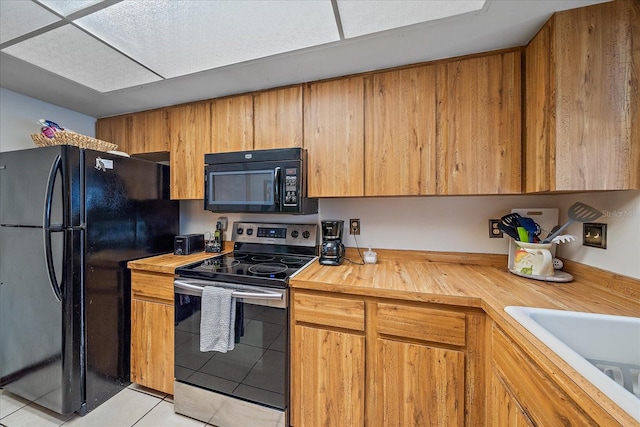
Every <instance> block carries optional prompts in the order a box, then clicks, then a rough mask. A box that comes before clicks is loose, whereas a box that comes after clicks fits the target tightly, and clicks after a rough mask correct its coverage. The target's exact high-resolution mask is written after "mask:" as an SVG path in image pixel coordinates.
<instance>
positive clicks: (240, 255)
mask: <svg viewBox="0 0 640 427" xmlns="http://www.w3.org/2000/svg"><path fill="white" fill-rule="evenodd" d="M233 257H234V258H235V259H245V258H246V257H247V254H239V253H237V252H234V253H233Z"/></svg>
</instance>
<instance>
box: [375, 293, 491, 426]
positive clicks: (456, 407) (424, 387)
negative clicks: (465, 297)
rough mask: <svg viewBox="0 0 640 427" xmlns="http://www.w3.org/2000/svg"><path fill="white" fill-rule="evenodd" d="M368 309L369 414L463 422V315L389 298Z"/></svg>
mask: <svg viewBox="0 0 640 427" xmlns="http://www.w3.org/2000/svg"><path fill="white" fill-rule="evenodd" d="M367 313H368V317H367V322H368V323H367V324H368V330H369V335H367V338H368V339H371V341H370V342H368V344H370V345H369V347H368V350H367V351H368V353H367V358H368V359H367V361H368V371H367V373H368V376H369V381H368V382H367V386H368V391H369V399H370V400H369V402H370V403H371V404H370V405H369V406H368V408H369V409H368V416H369V418H370V419H372V420H374V421H375V425H384V426H407V425H412V426H418V425H419V426H438V425H447V426H461V425H464V424H465V408H466V405H465V385H466V384H467V383H466V376H467V371H468V367H467V365H466V364H465V349H464V346H465V344H466V342H467V338H466V336H467V333H466V331H467V328H466V315H465V314H464V313H461V312H456V311H449V310H441V309H435V308H433V307H428V306H423V305H415V304H412V305H409V304H402V303H393V302H377V303H371V304H370V305H368V307H367ZM452 347H458V348H452ZM470 367H471V365H470ZM468 375H469V376H470V377H474V378H475V376H474V374H473V373H472V372H471V371H469V374H468ZM474 386H476V384H474ZM478 386H480V387H481V386H482V384H478ZM475 399H476V398H475V396H474V395H473V394H468V400H469V401H470V402H475ZM471 412H473V411H472V410H471V411H470V413H471ZM474 416H475V415H474ZM474 416H470V417H469V422H470V423H476V422H477V421H478V420H477V419H476V418H474Z"/></svg>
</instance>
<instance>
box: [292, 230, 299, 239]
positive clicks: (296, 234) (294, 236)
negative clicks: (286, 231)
mask: <svg viewBox="0 0 640 427" xmlns="http://www.w3.org/2000/svg"><path fill="white" fill-rule="evenodd" d="M298 234H299V233H298V230H293V231H292V232H291V237H293V238H294V239H296V238H298Z"/></svg>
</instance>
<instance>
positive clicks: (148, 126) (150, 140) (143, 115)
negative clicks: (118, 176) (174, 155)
mask: <svg viewBox="0 0 640 427" xmlns="http://www.w3.org/2000/svg"><path fill="white" fill-rule="evenodd" d="M127 128H128V129H127V132H128V134H127V141H128V145H129V151H128V153H129V154H143V153H157V152H168V151H169V144H170V143H169V140H170V134H169V133H170V132H169V112H168V110H167V109H161V110H151V111H143V112H140V113H135V114H130V115H129V116H128V117H127Z"/></svg>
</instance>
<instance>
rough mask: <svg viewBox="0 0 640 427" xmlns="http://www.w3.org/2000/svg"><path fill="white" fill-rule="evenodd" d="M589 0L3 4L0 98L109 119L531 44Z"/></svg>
mask: <svg viewBox="0 0 640 427" xmlns="http://www.w3.org/2000/svg"><path fill="white" fill-rule="evenodd" d="M597 2H599V1H590V0H550V1H544V2H529V1H516V0H501V1H497V0H457V1H448V0H428V1H427V0H243V1H233V0H207V1H195V0H145V1H138V0H118V1H113V0H108V1H100V0H73V1H71V0H21V1H2V2H0V17H1V25H0V52H2V53H1V57H0V58H1V61H0V75H1V76H2V77H1V78H0V86H1V87H3V88H6V89H9V90H13V91H15V92H18V93H22V94H25V95H27V96H32V97H34V98H37V99H41V100H43V101H46V102H51V103H54V104H56V105H60V106H62V107H65V108H69V109H72V110H74V111H78V112H82V113H85V114H89V115H92V116H94V117H104V116H107V115H113V114H121V113H125V112H131V111H139V110H145V109H151V108H157V107H161V106H166V105H173V104H178V103H182V102H188V101H194V100H198V99H206V98H213V97H218V96H224V95H229V94H234V93H242V92H247V91H252V90H259V89H266V88H270V87H277V86H283V85H287V84H293V83H300V82H304V81H311V80H317V79H321V78H327V77H335V76H339V75H344V74H349V73H355V72H362V71H367V70H371V69H380V68H386V67H391V66H397V65H403V64H407V63H413V62H421V61H427V60H432V59H437V58H443V57H450V56H456V55H463V54H467V53H473V52H479V51H486V50H492V49H498V48H503V47H512V46H517V45H522V44H524V43H526V42H527V41H528V40H529V39H530V38H531V37H532V36H533V34H535V32H536V31H537V29H538V28H539V27H540V26H541V25H542V23H543V22H544V21H545V20H546V19H548V18H549V16H550V15H551V14H552V13H553V12H554V11H556V10H562V9H567V8H575V7H580V6H583V5H585V4H591V3H597Z"/></svg>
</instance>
